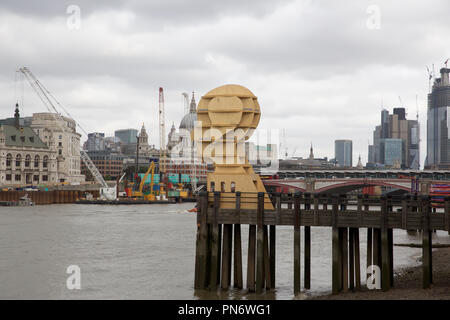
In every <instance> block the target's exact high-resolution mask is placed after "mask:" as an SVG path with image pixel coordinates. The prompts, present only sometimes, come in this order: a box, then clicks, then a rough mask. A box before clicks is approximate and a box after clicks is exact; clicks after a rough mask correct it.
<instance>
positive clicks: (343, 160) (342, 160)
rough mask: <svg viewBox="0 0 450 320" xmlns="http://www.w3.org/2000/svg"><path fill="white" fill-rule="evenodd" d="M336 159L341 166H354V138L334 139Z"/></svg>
mask: <svg viewBox="0 0 450 320" xmlns="http://www.w3.org/2000/svg"><path fill="white" fill-rule="evenodd" d="M334 159H335V160H336V164H337V165H338V166H340V167H352V166H353V142H352V140H336V141H334Z"/></svg>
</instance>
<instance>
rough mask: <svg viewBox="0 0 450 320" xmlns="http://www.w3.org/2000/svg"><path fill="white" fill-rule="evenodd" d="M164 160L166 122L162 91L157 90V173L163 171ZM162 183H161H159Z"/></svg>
mask: <svg viewBox="0 0 450 320" xmlns="http://www.w3.org/2000/svg"><path fill="white" fill-rule="evenodd" d="M165 159H166V120H165V118H164V91H163V88H162V87H160V88H159V172H160V173H163V172H164V171H165V168H164V166H165V163H164V161H165ZM161 182H162V181H161Z"/></svg>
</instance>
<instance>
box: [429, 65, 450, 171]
mask: <svg viewBox="0 0 450 320" xmlns="http://www.w3.org/2000/svg"><path fill="white" fill-rule="evenodd" d="M440 72H441V77H440V78H437V79H435V81H434V84H433V88H432V91H431V92H430V93H429V94H428V112H427V118H428V119H427V157H426V160H425V167H426V168H436V169H440V168H442V169H448V168H450V139H449V130H450V118H449V117H450V113H449V111H450V110H449V108H450V83H449V74H450V69H448V68H442V69H441V70H440Z"/></svg>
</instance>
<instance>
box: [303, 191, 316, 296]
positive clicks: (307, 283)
mask: <svg viewBox="0 0 450 320" xmlns="http://www.w3.org/2000/svg"><path fill="white" fill-rule="evenodd" d="M310 202H311V195H310V194H309V193H305V210H311V204H310ZM314 203H316V202H314ZM314 206H316V204H315V205H314ZM314 211H316V210H314ZM304 232H305V236H304V246H305V250H304V264H305V266H304V269H303V270H304V279H305V280H304V287H305V289H311V227H310V226H305V227H304Z"/></svg>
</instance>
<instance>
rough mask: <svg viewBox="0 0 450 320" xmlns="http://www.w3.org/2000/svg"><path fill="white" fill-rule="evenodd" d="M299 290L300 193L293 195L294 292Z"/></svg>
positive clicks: (296, 292)
mask: <svg viewBox="0 0 450 320" xmlns="http://www.w3.org/2000/svg"><path fill="white" fill-rule="evenodd" d="M299 292H300V194H299V193H296V194H295V196H294V294H295V295H296V294H298V293H299Z"/></svg>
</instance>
